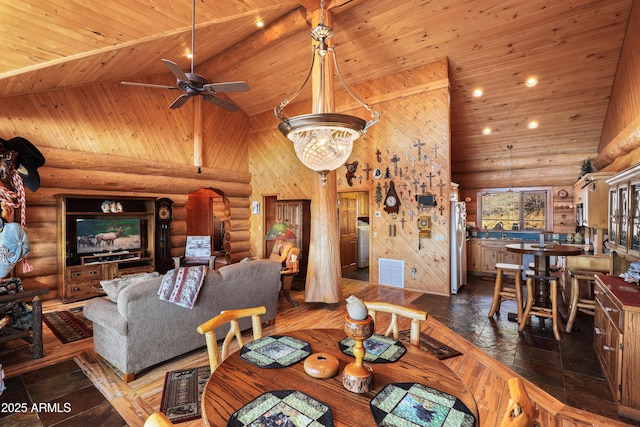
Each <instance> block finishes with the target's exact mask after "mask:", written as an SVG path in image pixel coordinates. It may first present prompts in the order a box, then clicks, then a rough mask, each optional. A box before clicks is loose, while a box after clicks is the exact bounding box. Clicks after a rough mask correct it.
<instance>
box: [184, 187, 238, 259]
mask: <svg viewBox="0 0 640 427" xmlns="http://www.w3.org/2000/svg"><path fill="white" fill-rule="evenodd" d="M185 210H186V214H187V215H186V225H187V236H211V244H212V248H213V252H214V253H216V252H217V253H218V254H224V253H225V249H224V233H225V227H224V222H225V221H226V220H228V219H229V218H228V215H227V211H226V209H225V203H224V198H223V196H222V195H220V194H218V193H217V192H215V191H214V190H211V189H208V188H202V189H200V190H197V191H194V192H192V193H190V194H189V199H188V200H187V203H186V204H185Z"/></svg>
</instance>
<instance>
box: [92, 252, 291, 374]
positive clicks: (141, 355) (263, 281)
mask: <svg viewBox="0 0 640 427" xmlns="http://www.w3.org/2000/svg"><path fill="white" fill-rule="evenodd" d="M280 268H281V264H280V263H278V262H274V261H269V260H257V261H251V262H242V263H237V264H231V265H228V266H225V267H223V268H220V269H219V270H209V271H208V272H207V275H206V277H205V279H204V282H203V284H202V288H201V289H200V293H199V295H198V298H197V300H196V303H195V305H194V307H193V308H192V309H188V308H184V307H180V306H177V305H175V304H173V303H170V302H166V301H162V300H160V299H159V297H158V289H159V287H160V284H161V281H162V276H160V277H156V278H151V279H148V280H144V281H142V282H140V283H138V284H135V285H133V286H128V287H126V288H124V289H122V290H121V291H120V292H119V294H118V295H117V303H114V302H112V301H111V300H110V299H108V298H106V297H105V298H94V299H92V300H90V301H88V302H87V303H86V304H85V306H84V316H85V317H86V318H87V319H89V320H91V321H92V322H93V340H94V347H95V350H96V352H97V353H98V354H100V355H101V356H102V357H103V358H104V359H106V360H107V361H108V362H109V363H111V364H112V365H113V366H115V367H116V368H117V369H119V370H120V371H122V373H124V375H125V381H131V380H133V379H134V376H135V374H136V373H139V372H140V371H142V370H144V369H146V368H149V367H151V366H153V365H156V364H158V363H161V362H164V361H166V360H169V359H172V358H174V357H176V356H179V355H182V354H184V353H187V352H189V351H191V350H195V349H197V348H199V347H203V346H205V344H206V343H205V339H204V336H202V335H200V334H199V333H198V332H197V331H196V328H197V327H198V325H200V324H201V323H203V322H205V321H207V320H209V319H210V318H212V317H214V316H216V315H217V314H219V313H220V312H221V311H222V310H230V309H238V308H247V307H256V306H261V305H264V306H265V307H266V308H267V313H266V314H265V315H264V316H262V321H263V323H269V322H272V321H275V317H276V311H277V308H278V293H279V291H280ZM245 320H247V319H245ZM240 326H241V328H242V329H243V330H244V329H248V328H250V327H251V322H250V320H247V322H246V323H244V324H242V323H241V325H240ZM216 333H217V334H218V336H224V334H226V328H221V329H220V330H217V331H216Z"/></svg>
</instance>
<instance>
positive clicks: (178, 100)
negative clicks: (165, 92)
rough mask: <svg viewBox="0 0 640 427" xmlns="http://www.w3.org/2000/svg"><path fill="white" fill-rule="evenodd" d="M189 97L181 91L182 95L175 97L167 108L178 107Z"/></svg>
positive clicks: (173, 108)
mask: <svg viewBox="0 0 640 427" xmlns="http://www.w3.org/2000/svg"><path fill="white" fill-rule="evenodd" d="M189 98H190V97H189V95H187V94H186V93H183V94H182V95H180V96H179V97H177V98H176V100H175V101H173V103H172V104H171V105H169V108H171V109H172V110H175V109H176V108H180V107H182V106H183V105H184V103H185V102H187V101H188V100H189Z"/></svg>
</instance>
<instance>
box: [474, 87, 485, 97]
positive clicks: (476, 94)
mask: <svg viewBox="0 0 640 427" xmlns="http://www.w3.org/2000/svg"><path fill="white" fill-rule="evenodd" d="M482 94H483V92H482V89H481V88H477V89H474V90H473V96H475V97H476V98H480V97H481V96H482Z"/></svg>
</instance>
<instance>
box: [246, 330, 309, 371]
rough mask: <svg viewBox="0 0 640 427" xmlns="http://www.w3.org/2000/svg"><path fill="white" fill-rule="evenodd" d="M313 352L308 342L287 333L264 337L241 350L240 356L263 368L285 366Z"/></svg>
mask: <svg viewBox="0 0 640 427" xmlns="http://www.w3.org/2000/svg"><path fill="white" fill-rule="evenodd" d="M310 354H311V345H310V344H309V343H308V342H305V341H302V340H299V339H297V338H293V337H289V336H286V335H273V336H268V337H262V338H259V339H257V340H255V341H252V342H250V343H249V344H246V345H245V346H243V347H242V349H241V350H240V357H241V358H242V359H244V360H246V361H247V362H250V363H253V364H254V365H257V366H259V367H261V368H284V367H285V366H289V365H293V364H294V363H297V362H299V361H301V360H302V359H304V358H305V357H307V356H308V355H310Z"/></svg>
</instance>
